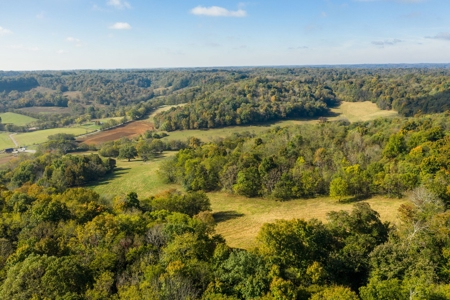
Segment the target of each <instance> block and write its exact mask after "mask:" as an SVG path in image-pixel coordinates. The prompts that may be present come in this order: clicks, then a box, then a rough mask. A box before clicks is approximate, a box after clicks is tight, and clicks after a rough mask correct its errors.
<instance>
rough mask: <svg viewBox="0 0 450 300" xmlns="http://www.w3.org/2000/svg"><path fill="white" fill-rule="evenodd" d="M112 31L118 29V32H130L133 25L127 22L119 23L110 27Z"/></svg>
mask: <svg viewBox="0 0 450 300" xmlns="http://www.w3.org/2000/svg"><path fill="white" fill-rule="evenodd" d="M109 28H110V29H117V30H130V29H131V25H130V24H128V23H125V22H117V23H115V24H114V25H112V26H110V27H109Z"/></svg>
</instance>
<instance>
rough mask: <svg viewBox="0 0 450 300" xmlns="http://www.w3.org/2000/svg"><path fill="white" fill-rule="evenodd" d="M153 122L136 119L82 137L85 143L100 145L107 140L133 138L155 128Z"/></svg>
mask: <svg viewBox="0 0 450 300" xmlns="http://www.w3.org/2000/svg"><path fill="white" fill-rule="evenodd" d="M153 129H154V127H153V124H151V123H149V122H147V121H136V122H131V123H128V124H126V125H124V126H120V127H117V128H114V129H110V130H105V131H102V132H99V133H98V134H94V135H91V136H88V137H86V138H83V139H81V141H83V142H84V143H86V144H88V145H99V144H102V143H105V142H109V141H114V140H118V139H120V138H123V137H127V138H133V137H137V136H139V135H141V134H143V133H144V132H146V131H147V130H153Z"/></svg>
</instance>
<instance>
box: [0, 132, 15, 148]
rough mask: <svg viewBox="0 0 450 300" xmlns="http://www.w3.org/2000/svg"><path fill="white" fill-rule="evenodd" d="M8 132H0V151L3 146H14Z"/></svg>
mask: <svg viewBox="0 0 450 300" xmlns="http://www.w3.org/2000/svg"><path fill="white" fill-rule="evenodd" d="M9 135H10V134H9V133H7V132H0V151H1V150H4V149H5V148H13V147H15V145H14V142H13V141H12V140H11V138H10V137H9Z"/></svg>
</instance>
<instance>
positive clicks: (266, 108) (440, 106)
mask: <svg viewBox="0 0 450 300" xmlns="http://www.w3.org/2000/svg"><path fill="white" fill-rule="evenodd" d="M449 73H450V69H449V68H448V67H447V66H445V65H425V66H420V65H419V66H400V67H397V68H396V67H395V66H394V67H389V66H382V65H380V66H360V67H334V68H331V67H301V68H300V67H298V68H287V67H286V68H221V69H173V70H111V71H107V70H104V71H102V70H98V71H94V70H80V71H36V72H0V111H16V110H17V109H20V108H25V107H33V106H57V107H68V108H70V110H69V112H67V113H64V114H62V115H58V116H53V117H50V116H49V115H45V116H42V115H40V114H36V113H32V112H24V111H18V112H20V113H24V114H27V115H30V116H32V117H35V118H38V119H39V122H38V123H39V125H40V126H39V127H41V128H51V127H58V126H66V125H69V124H72V123H75V122H76V120H77V119H78V120H79V119H80V117H84V118H85V119H93V118H103V117H112V116H122V117H123V116H127V115H128V116H130V117H131V118H132V119H137V118H140V117H142V116H143V115H145V114H148V113H149V112H151V111H152V110H153V109H154V108H156V107H158V106H160V105H163V104H179V103H187V104H188V105H186V106H185V107H183V108H179V109H177V110H175V111H170V112H166V113H162V114H161V115H160V116H159V117H158V118H156V121H157V125H158V126H160V127H161V128H162V129H167V130H176V129H185V128H211V127H220V126H228V125H239V124H249V123H252V122H263V121H267V120H275V119H284V118H299V117H313V116H315V117H317V116H322V115H325V114H327V112H328V108H329V107H330V106H333V105H335V104H336V103H338V102H339V101H372V102H374V103H376V104H377V105H378V106H379V107H380V108H381V109H387V110H390V109H395V110H397V111H399V113H400V114H402V115H405V116H413V115H416V114H420V113H437V112H444V111H446V110H448V109H450V104H449V101H448V99H449V96H450V92H449V88H450V79H449ZM139 110H140V112H139V113H138V114H136V112H137V111H139ZM48 118H50V120H48ZM12 129H14V128H12ZM14 131H20V130H19V129H17V130H15V129H14Z"/></svg>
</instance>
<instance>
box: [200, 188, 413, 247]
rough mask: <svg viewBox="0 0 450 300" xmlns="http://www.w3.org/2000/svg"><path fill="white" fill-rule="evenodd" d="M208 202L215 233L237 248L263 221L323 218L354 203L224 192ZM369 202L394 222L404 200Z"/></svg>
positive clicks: (251, 237)
mask: <svg viewBox="0 0 450 300" xmlns="http://www.w3.org/2000/svg"><path fill="white" fill-rule="evenodd" d="M209 197H210V199H211V205H212V209H213V212H214V214H215V217H216V218H217V219H218V224H217V229H216V231H217V233H219V234H222V235H223V236H224V237H225V239H226V240H227V244H229V245H230V246H232V247H238V248H246V249H248V248H252V247H254V246H255V238H256V235H257V234H258V232H259V229H260V228H261V226H262V225H263V224H264V223H270V222H274V221H275V220H278V219H288V220H289V219H293V218H298V219H313V218H315V219H318V220H321V221H323V222H326V216H327V213H328V212H330V211H339V210H347V211H350V210H351V209H352V206H353V203H339V202H337V201H336V200H335V199H332V198H329V197H321V198H315V199H300V200H292V201H286V202H277V201H274V200H267V199H260V198H254V199H249V198H245V197H242V196H236V195H230V194H226V193H210V194H209ZM364 202H368V203H369V204H370V206H371V207H372V209H374V210H375V211H378V212H379V214H380V217H381V219H382V220H383V221H389V222H392V223H396V219H397V209H398V207H399V206H400V205H401V204H403V203H406V200H398V199H388V198H384V197H374V198H371V199H369V200H364Z"/></svg>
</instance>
